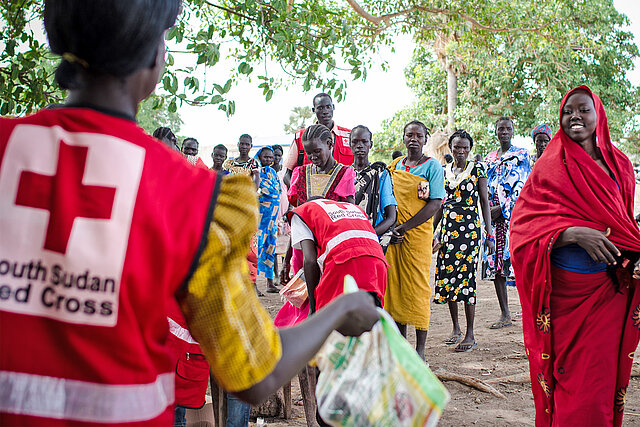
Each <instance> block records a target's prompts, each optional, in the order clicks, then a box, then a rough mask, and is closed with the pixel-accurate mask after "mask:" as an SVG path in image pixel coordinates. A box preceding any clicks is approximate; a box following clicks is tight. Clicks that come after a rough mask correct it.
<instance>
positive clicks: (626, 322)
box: [511, 86, 640, 426]
mask: <svg viewBox="0 0 640 427" xmlns="http://www.w3.org/2000/svg"><path fill="white" fill-rule="evenodd" d="M634 187H635V182H634V175H633V168H632V165H631V162H630V161H629V159H628V158H627V157H626V156H625V155H624V154H623V153H622V152H621V151H620V150H618V149H617V148H616V147H614V146H613V144H612V143H611V138H610V136H609V128H608V125H607V116H606V114H605V111H604V107H603V106H602V102H601V101H600V99H599V98H598V97H597V96H596V95H595V94H593V93H592V92H591V91H590V90H589V88H587V87H586V86H580V87H578V88H576V89H574V90H572V91H571V92H569V93H568V94H567V95H565V97H564V99H563V100H562V108H561V110H560V130H559V131H558V132H557V133H556V135H555V136H554V137H553V139H552V140H551V142H550V143H549V145H548V147H547V149H546V151H545V153H544V156H542V157H540V159H539V160H538V161H537V162H536V164H535V167H534V168H533V172H532V174H531V176H530V177H529V180H528V181H527V183H526V184H525V186H524V188H523V189H522V192H521V194H520V197H519V198H518V201H517V203H516V205H515V208H514V215H513V218H512V228H511V239H512V240H511V241H512V245H513V246H512V248H513V252H512V254H513V256H512V259H513V266H514V270H515V274H516V284H517V286H518V293H519V295H520V302H521V303H522V311H523V332H524V341H525V347H526V352H527V355H528V357H529V368H530V373H531V387H532V390H533V395H534V400H535V406H536V426H550V425H553V426H566V425H581V426H591V425H594V426H611V425H615V426H620V425H621V424H622V413H623V409H624V402H625V397H626V388H627V385H628V383H629V377H630V374H631V365H632V362H633V354H634V352H635V350H636V346H637V344H638V339H639V338H640V329H639V328H640V266H639V263H638V254H639V253H640V231H639V230H638V225H637V224H636V223H635V222H634V219H633V197H634Z"/></svg>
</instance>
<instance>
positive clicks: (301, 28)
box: [0, 0, 640, 149]
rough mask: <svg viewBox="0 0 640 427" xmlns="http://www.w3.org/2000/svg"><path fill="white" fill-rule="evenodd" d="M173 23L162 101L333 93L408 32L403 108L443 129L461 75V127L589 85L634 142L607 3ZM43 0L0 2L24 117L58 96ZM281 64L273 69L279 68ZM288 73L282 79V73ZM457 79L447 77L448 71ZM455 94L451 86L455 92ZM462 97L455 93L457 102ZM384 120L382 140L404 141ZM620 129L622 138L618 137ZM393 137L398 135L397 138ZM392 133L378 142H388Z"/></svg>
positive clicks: (265, 9)
mask: <svg viewBox="0 0 640 427" xmlns="http://www.w3.org/2000/svg"><path fill="white" fill-rule="evenodd" d="M183 5H184V6H183V13H182V14H181V16H180V18H179V21H178V23H177V25H176V26H175V27H174V28H172V29H170V30H169V31H168V32H167V35H166V38H167V39H168V46H169V53H168V55H167V65H168V66H167V69H166V71H165V74H164V75H163V77H162V83H161V85H160V91H159V92H158V93H159V94H160V95H161V96H160V97H158V98H156V101H155V106H156V107H158V108H163V107H164V108H166V109H167V110H168V111H169V112H175V111H176V110H177V108H178V107H179V106H180V105H182V104H185V103H187V104H190V105H210V104H214V105H218V108H219V109H220V110H222V111H223V112H225V113H226V114H228V115H231V114H233V113H234V111H235V103H234V100H233V91H232V88H233V84H234V82H235V81H238V80H240V79H243V80H250V81H252V82H253V83H254V84H255V85H256V89H257V90H260V91H262V93H263V94H264V96H265V98H266V99H267V100H269V99H270V98H271V97H272V96H273V94H274V90H276V89H277V88H278V87H279V86H280V85H282V84H286V83H287V82H288V81H291V80H296V81H300V82H302V87H303V89H304V90H312V89H320V90H323V91H326V92H329V93H330V94H331V95H333V96H334V98H335V100H336V101H338V102H339V101H340V100H341V99H342V98H343V96H344V95H345V90H346V87H347V82H348V81H350V80H353V79H364V78H366V71H367V69H368V67H369V66H370V64H371V60H372V58H374V57H375V56H376V55H377V53H378V51H379V49H380V48H381V47H382V46H384V45H392V44H393V42H394V40H395V36H396V35H397V34H400V33H404V34H411V35H413V37H414V39H415V40H416V42H417V45H418V49H417V50H416V53H415V58H414V62H413V63H412V65H411V67H409V69H408V70H407V76H408V78H409V83H410V85H411V86H412V87H413V88H414V90H415V91H416V93H417V94H418V95H419V97H420V99H419V102H418V104H417V105H415V106H411V107H409V108H408V109H407V110H406V111H404V112H399V116H397V118H396V121H401V120H400V117H401V116H402V115H403V114H410V115H411V118H412V119H413V118H424V120H426V121H427V122H428V124H429V125H430V126H432V127H438V128H440V127H442V128H444V127H445V126H446V120H443V119H446V116H447V115H449V116H453V114H451V113H452V111H448V109H449V105H450V104H449V105H448V104H447V102H446V99H447V94H448V93H449V95H450V94H451V91H449V92H447V90H446V89H447V83H446V82H447V75H448V76H449V77H451V76H453V77H455V79H456V81H457V84H458V87H457V89H456V90H457V96H456V98H458V101H459V102H458V106H457V108H455V111H453V113H455V120H456V121H455V123H454V125H455V127H465V128H468V129H469V130H470V131H472V133H473V135H474V136H475V137H476V138H478V141H479V142H484V141H488V140H489V139H490V136H489V135H490V128H491V124H492V123H493V122H494V120H495V118H496V117H498V116H500V115H513V116H514V117H515V119H516V124H517V128H516V131H517V132H518V133H519V134H521V135H526V134H527V133H528V131H529V130H530V128H531V127H532V126H533V125H534V124H535V123H537V122H541V121H547V122H549V123H551V124H552V125H556V126H555V127H556V128H557V118H556V116H557V110H558V104H559V101H560V99H561V96H562V94H564V92H565V91H566V90H567V89H569V88H570V87H572V86H575V85H577V84H581V83H586V84H589V85H590V86H591V87H592V89H593V90H594V91H595V92H596V93H598V94H599V95H600V96H601V98H602V99H603V101H604V103H605V106H606V107H607V112H608V114H609V120H610V123H611V125H612V134H613V136H614V139H615V140H619V139H623V142H624V141H626V143H627V145H628V146H629V147H635V146H637V145H638V144H637V142H638V139H637V137H634V135H635V133H636V131H637V130H638V128H639V123H638V121H637V120H635V119H634V118H635V117H636V116H637V114H638V111H639V105H640V102H639V98H640V96H639V94H638V89H637V88H635V87H633V86H632V85H631V84H630V82H629V81H628V79H627V78H626V72H627V71H628V70H629V69H631V68H632V66H633V65H632V64H633V60H634V58H637V57H638V48H637V46H636V45H635V44H634V43H633V41H632V40H633V39H632V35H631V34H630V33H629V32H626V31H624V30H623V29H622V27H623V26H624V25H626V24H628V19H627V18H626V17H625V16H624V15H622V14H620V13H619V12H617V11H616V10H615V9H614V7H613V4H612V0H589V1H586V0H547V1H545V2H539V1H536V0H452V1H446V2H445V1H442V0H424V1H421V2H416V1H415V0H400V1H389V0H361V1H360V2H357V1H356V0H345V1H344V2H338V1H335V0H321V1H317V0H273V1H269V0H247V1H244V0H242V1H241V0H185V1H184V2H183ZM41 9H42V0H6V1H3V2H2V4H1V5H0V47H2V53H0V85H1V87H2V90H3V94H6V96H3V98H2V100H0V113H2V114H25V113H28V112H31V111H33V110H35V109H38V108H41V107H42V106H44V105H46V104H48V103H51V102H57V101H59V100H60V99H61V98H62V96H63V94H62V93H61V92H60V91H59V90H58V89H57V87H56V86H55V84H54V83H53V79H52V72H53V69H54V67H55V65H56V63H57V61H58V60H57V58H55V57H53V56H52V55H51V54H49V53H48V51H47V48H46V45H45V44H43V42H42V40H43V37H42V35H41V24H40V23H39V19H40V15H41ZM276 67H277V69H279V70H281V71H278V72H277V73H276V72H274V71H273V70H274V69H276ZM280 75H284V76H286V77H285V78H284V79H282V78H279V77H278V76H280ZM449 81H451V80H450V79H449ZM449 100H451V96H449ZM453 105H454V106H455V104H453ZM392 125H393V120H391V121H389V129H388V130H387V133H389V134H391V133H396V139H395V140H392V139H390V138H387V137H385V135H384V134H382V135H380V138H379V139H378V141H379V142H380V143H379V144H377V145H376V146H377V148H378V149H382V148H384V147H387V148H390V147H392V146H393V145H394V144H395V143H396V142H397V129H395V128H393V127H392ZM624 138H626V139H624ZM394 141H395V142H394ZM383 142H384V144H382V143H383Z"/></svg>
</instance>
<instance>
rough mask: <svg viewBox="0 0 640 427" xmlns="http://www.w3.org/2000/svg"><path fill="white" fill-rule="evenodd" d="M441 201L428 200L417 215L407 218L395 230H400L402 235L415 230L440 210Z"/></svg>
mask: <svg viewBox="0 0 640 427" xmlns="http://www.w3.org/2000/svg"><path fill="white" fill-rule="evenodd" d="M441 205H442V199H429V201H428V202H427V203H426V204H425V205H424V206H423V207H422V209H420V210H419V211H418V213H417V214H415V215H414V216H412V217H411V218H409V219H408V220H407V221H406V222H405V223H404V224H401V225H399V226H397V227H396V230H398V229H400V228H401V229H402V230H403V233H406V232H407V231H409V230H411V229H412V228H415V227H417V226H419V225H421V224H423V223H425V222H427V221H429V219H430V218H431V217H432V216H433V215H434V214H435V213H436V212H437V211H438V209H440V206H441Z"/></svg>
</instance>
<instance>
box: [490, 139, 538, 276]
mask: <svg viewBox="0 0 640 427" xmlns="http://www.w3.org/2000/svg"><path fill="white" fill-rule="evenodd" d="M498 151H499V150H496V151H494V152H492V153H489V154H488V155H487V157H486V158H485V159H484V161H485V164H486V167H487V187H488V190H489V205H490V206H500V208H501V210H502V216H503V217H504V220H501V221H499V222H497V223H493V224H492V230H493V234H494V236H495V237H496V251H495V252H494V253H493V254H491V255H488V254H487V252H486V250H485V251H484V252H483V254H482V278H483V279H486V280H493V279H495V277H496V274H498V275H499V276H504V277H506V279H507V285H510V286H515V276H514V274H513V268H512V267H511V255H510V252H509V224H510V222H511V212H512V211H513V207H514V206H515V204H516V200H517V199H518V196H519V195H520V190H522V187H523V186H524V183H525V181H526V180H527V178H528V177H529V174H530V173H531V161H530V157H529V151H528V150H526V149H524V148H518V147H515V146H513V145H512V146H511V148H509V149H508V150H507V151H506V152H505V153H503V154H502V156H500V157H498Z"/></svg>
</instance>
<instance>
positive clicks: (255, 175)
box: [251, 169, 260, 188]
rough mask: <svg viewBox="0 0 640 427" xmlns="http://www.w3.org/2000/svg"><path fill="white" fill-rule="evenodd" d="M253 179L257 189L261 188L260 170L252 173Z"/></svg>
mask: <svg viewBox="0 0 640 427" xmlns="http://www.w3.org/2000/svg"><path fill="white" fill-rule="evenodd" d="M251 179H252V180H253V183H254V184H255V186H256V188H260V171H259V170H258V169H255V170H252V171H251Z"/></svg>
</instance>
